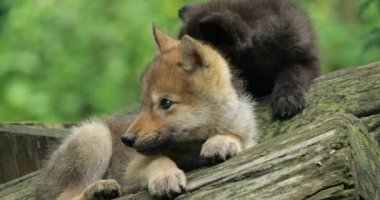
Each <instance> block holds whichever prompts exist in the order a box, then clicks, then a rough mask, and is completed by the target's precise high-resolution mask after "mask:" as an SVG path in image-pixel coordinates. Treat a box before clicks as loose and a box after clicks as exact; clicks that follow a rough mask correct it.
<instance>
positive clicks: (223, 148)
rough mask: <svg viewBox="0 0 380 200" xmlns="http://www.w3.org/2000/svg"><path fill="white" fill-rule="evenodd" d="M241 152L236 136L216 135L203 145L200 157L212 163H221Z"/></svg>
mask: <svg viewBox="0 0 380 200" xmlns="http://www.w3.org/2000/svg"><path fill="white" fill-rule="evenodd" d="M240 151H242V144H241V142H240V141H239V139H238V138H237V137H236V136H230V135H216V136H213V137H211V138H209V139H208V140H207V141H206V142H205V143H204V144H203V145H202V150H201V156H202V157H203V158H205V159H207V160H210V161H212V162H222V161H225V160H226V159H228V158H230V157H231V156H234V155H236V154H237V153H239V152H240Z"/></svg>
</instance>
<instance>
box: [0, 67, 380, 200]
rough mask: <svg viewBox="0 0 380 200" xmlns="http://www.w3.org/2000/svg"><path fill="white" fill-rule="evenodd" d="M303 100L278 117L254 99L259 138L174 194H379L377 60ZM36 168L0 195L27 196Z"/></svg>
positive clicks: (325, 81) (324, 81)
mask: <svg viewBox="0 0 380 200" xmlns="http://www.w3.org/2000/svg"><path fill="white" fill-rule="evenodd" d="M307 102H308V106H307V108H305V109H304V110H303V111H302V113H300V114H298V115H296V116H294V117H293V118H291V119H288V120H284V121H280V120H274V119H273V118H272V114H271V108H270V106H269V105H270V102H269V98H263V99H261V100H260V101H259V104H258V106H257V114H258V120H259V126H260V132H261V133H260V134H261V137H260V143H259V144H258V145H257V146H255V147H253V148H251V149H248V150H246V151H244V152H242V153H240V154H238V155H237V156H234V157H233V158H231V159H230V160H228V161H226V162H224V163H221V164H218V165H215V166H212V167H207V168H203V169H199V170H196V171H193V172H190V173H188V174H187V177H188V186H187V192H186V193H185V194H182V195H180V196H179V197H177V199H360V198H362V199H380V148H379V141H380V62H379V63H374V64H370V65H367V66H363V67H358V68H350V69H346V70H341V71H337V72H334V73H331V74H328V75H325V76H323V77H321V78H319V79H317V80H315V82H314V84H313V86H312V88H311V90H310V91H309V93H308V96H307ZM0 130H1V129H0ZM0 134H2V132H1V131H0ZM2 156H4V155H2ZM37 173H38V172H34V173H31V174H29V175H27V176H24V177H21V178H19V179H16V180H13V181H11V182H8V183H6V184H3V185H0V199H2V198H4V199H34V196H33V191H34V190H33V189H34V187H33V183H34V181H35V177H36V174H37ZM120 199H123V200H127V199H151V197H150V196H149V194H148V193H147V192H146V191H141V192H139V193H137V194H129V195H125V196H123V197H121V198H120Z"/></svg>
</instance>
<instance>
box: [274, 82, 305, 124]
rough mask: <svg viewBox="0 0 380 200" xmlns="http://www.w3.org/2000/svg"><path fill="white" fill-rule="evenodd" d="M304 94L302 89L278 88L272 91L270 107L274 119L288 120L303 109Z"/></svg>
mask: <svg viewBox="0 0 380 200" xmlns="http://www.w3.org/2000/svg"><path fill="white" fill-rule="evenodd" d="M305 104H306V102H305V92H304V90H303V89H302V88H288V87H283V88H278V89H275V90H274V91H273V95H272V107H273V114H274V116H275V117H279V118H288V117H292V116H294V115H295V114H297V113H299V112H300V111H301V110H302V109H303V108H304V107H305Z"/></svg>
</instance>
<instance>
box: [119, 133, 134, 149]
mask: <svg viewBox="0 0 380 200" xmlns="http://www.w3.org/2000/svg"><path fill="white" fill-rule="evenodd" d="M135 140H136V136H135V134H133V133H124V135H123V136H122V137H121V141H123V143H124V144H125V145H127V146H129V147H133V143H135Z"/></svg>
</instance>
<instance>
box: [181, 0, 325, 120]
mask: <svg viewBox="0 0 380 200" xmlns="http://www.w3.org/2000/svg"><path fill="white" fill-rule="evenodd" d="M179 16H180V17H181V19H182V20H183V23H184V24H183V27H182V29H181V31H180V33H179V38H181V37H182V36H183V35H185V34H186V35H189V36H191V37H193V38H196V39H199V40H201V41H203V42H206V43H208V44H211V45H212V46H214V47H215V48H217V49H218V50H219V51H221V53H222V54H223V55H224V56H225V57H226V58H227V60H229V61H230V64H231V66H233V67H235V68H236V69H237V72H238V73H239V76H240V78H242V79H243V80H245V81H246V84H247V85H246V87H247V89H248V91H249V92H250V93H251V94H252V95H253V96H254V97H261V96H264V95H267V94H272V107H273V113H274V115H275V116H276V117H280V118H284V117H290V116H293V115H295V114H296V113H298V112H299V111H301V110H302V108H303V107H304V106H305V92H307V90H308V88H309V86H310V84H311V82H312V80H313V79H314V78H315V77H317V76H318V75H319V74H320V68H321V66H320V58H319V52H318V51H319V50H318V47H317V45H316V42H315V39H314V32H313V30H312V27H311V25H310V22H309V19H308V17H307V15H306V14H305V13H304V12H303V11H302V10H300V9H299V8H298V7H297V6H296V5H294V3H292V2H291V1H290V0H240V1H213V2H209V3H201V4H196V5H189V6H184V7H182V8H181V9H180V10H179Z"/></svg>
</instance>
